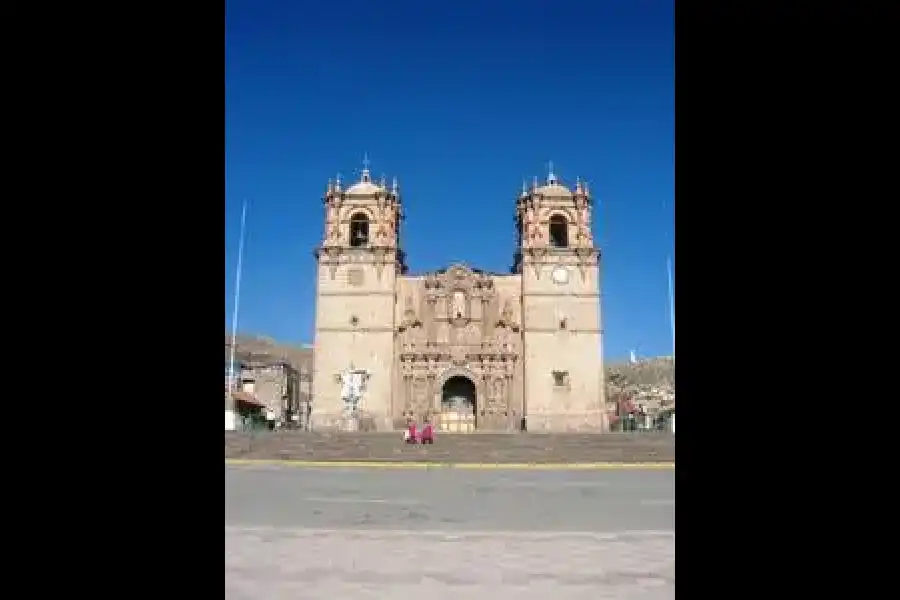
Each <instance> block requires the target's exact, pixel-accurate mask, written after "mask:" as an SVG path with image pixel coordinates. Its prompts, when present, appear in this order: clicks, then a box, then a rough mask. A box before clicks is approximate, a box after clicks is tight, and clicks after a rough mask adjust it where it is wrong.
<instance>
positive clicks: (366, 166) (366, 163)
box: [362, 152, 369, 181]
mask: <svg viewBox="0 0 900 600" xmlns="http://www.w3.org/2000/svg"><path fill="white" fill-rule="evenodd" d="M362 180H363V181H369V153H368V152H366V153H365V154H363V171H362Z"/></svg>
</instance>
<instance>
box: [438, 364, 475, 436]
mask: <svg viewBox="0 0 900 600" xmlns="http://www.w3.org/2000/svg"><path fill="white" fill-rule="evenodd" d="M477 401H478V389H477V388H476V387H475V384H474V383H473V382H472V380H471V379H469V378H468V377H466V376H465V375H454V376H453V377H450V378H449V379H447V381H445V382H444V386H443V387H442V388H441V420H440V429H441V431H446V432H449V433H472V432H473V431H475V427H476V417H475V415H476V407H477V405H478V404H477Z"/></svg>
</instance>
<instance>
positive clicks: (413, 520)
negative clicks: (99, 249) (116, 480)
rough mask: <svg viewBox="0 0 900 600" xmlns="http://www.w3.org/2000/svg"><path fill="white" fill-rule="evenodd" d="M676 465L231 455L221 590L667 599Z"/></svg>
mask: <svg viewBox="0 0 900 600" xmlns="http://www.w3.org/2000/svg"><path fill="white" fill-rule="evenodd" d="M674 475H675V474H674V470H661V471H650V470H644V471H631V470H613V471H565V472H563V471H528V470H520V471H513V470H510V471H503V470H486V471H464V470H454V469H436V470H427V471H425V470H381V469H349V468H340V467H331V468H326V469H311V468H296V467H288V466H259V467H257V466H226V467H225V597H226V600H245V599H246V600H250V599H254V600H269V599H280V598H291V599H295V600H296V599H305V598H310V599H312V598H316V599H318V598H327V597H333V598H341V599H344V598H346V599H348V600H352V599H357V598H358V599H376V598H379V599H380V598H384V599H388V598H391V599H393V598H401V597H404V596H407V595H410V594H413V595H416V596H419V595H423V594H424V596H423V597H428V598H429V599H430V600H440V599H443V598H448V599H449V598H460V597H466V598H467V599H468V600H481V599H482V598H483V599H485V600H487V599H488V598H490V599H491V600H503V599H506V598H516V599H517V600H529V599H532V598H534V599H541V600H546V599H547V598H554V599H555V600H568V599H575V598H584V599H588V598H590V599H591V600H597V599H601V598H622V599H636V600H657V599H659V600H662V599H666V600H668V599H671V598H673V597H674V595H675V476H674ZM461 594H465V596H461Z"/></svg>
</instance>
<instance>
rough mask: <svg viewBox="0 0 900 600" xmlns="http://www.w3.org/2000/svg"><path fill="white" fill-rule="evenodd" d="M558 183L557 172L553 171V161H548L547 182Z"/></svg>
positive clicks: (550, 183)
mask: <svg viewBox="0 0 900 600" xmlns="http://www.w3.org/2000/svg"><path fill="white" fill-rule="evenodd" d="M554 183H556V174H555V173H554V172H553V161H552V160H551V161H550V162H549V163H547V184H548V185H553V184H554Z"/></svg>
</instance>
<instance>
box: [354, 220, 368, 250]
mask: <svg viewBox="0 0 900 600" xmlns="http://www.w3.org/2000/svg"><path fill="white" fill-rule="evenodd" d="M368 243H369V217H367V216H366V215H365V214H364V213H356V214H354V215H353V216H352V217H351V218H350V246H351V247H353V248H360V247H362V246H365V245H367V244H368Z"/></svg>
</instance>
